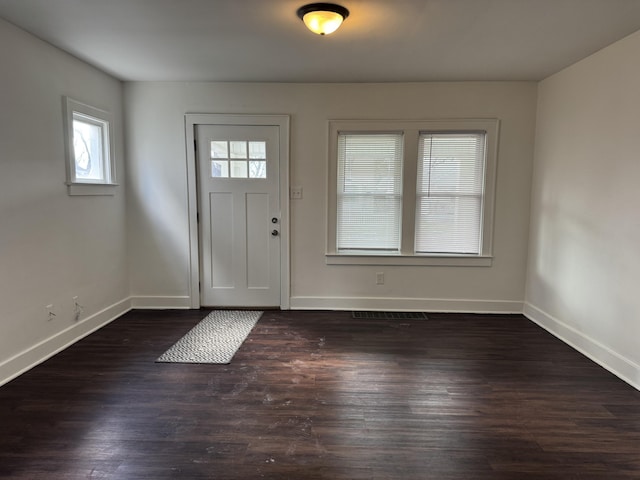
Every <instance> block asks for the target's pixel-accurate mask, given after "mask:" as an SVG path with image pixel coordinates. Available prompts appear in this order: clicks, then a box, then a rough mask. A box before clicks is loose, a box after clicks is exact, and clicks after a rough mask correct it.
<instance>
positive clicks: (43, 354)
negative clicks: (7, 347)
mask: <svg viewBox="0 0 640 480" xmlns="http://www.w3.org/2000/svg"><path fill="white" fill-rule="evenodd" d="M129 310H131V301H130V299H129V298H126V299H124V300H121V301H120V302H118V303H115V304H113V305H111V306H109V307H107V308H105V309H104V310H102V311H100V312H98V313H96V314H94V315H91V316H90V317H87V318H85V319H84V320H82V321H80V322H78V323H75V324H73V325H71V326H70V327H68V328H66V329H64V330H62V331H61V332H58V333H56V334H55V335H53V336H52V337H49V338H47V339H46V340H43V341H41V342H40V343H37V344H36V345H34V346H33V347H30V348H28V349H27V350H25V351H23V352H21V353H19V354H17V355H15V356H13V357H11V358H9V359H8V360H5V361H4V362H2V363H0V385H4V384H5V383H7V382H9V381H11V380H13V379H14V378H16V377H17V376H19V375H21V374H23V373H24V372H26V371H27V370H30V369H31V368H33V367H35V366H36V365H38V364H40V363H42V362H44V361H45V360H47V359H48V358H50V357H52V356H54V355H55V354H56V353H58V352H60V351H62V350H64V349H65V348H67V347H68V346H70V345H72V344H74V343H75V342H77V341H78V340H80V339H81V338H83V337H86V336H87V335H89V334H90V333H92V332H95V331H96V330H98V329H99V328H101V327H103V326H105V325H106V324H108V323H110V322H111V321H113V320H115V319H116V318H118V317H120V316H121V315H123V314H125V313H127V312H128V311H129Z"/></svg>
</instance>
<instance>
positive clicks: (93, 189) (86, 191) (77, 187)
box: [67, 183, 118, 196]
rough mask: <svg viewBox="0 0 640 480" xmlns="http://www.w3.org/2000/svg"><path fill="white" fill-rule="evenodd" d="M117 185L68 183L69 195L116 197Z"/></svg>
mask: <svg viewBox="0 0 640 480" xmlns="http://www.w3.org/2000/svg"><path fill="white" fill-rule="evenodd" d="M117 186H118V184H117V183H67V193H68V194H69V195H72V196H75V195H115V194H116V187H117Z"/></svg>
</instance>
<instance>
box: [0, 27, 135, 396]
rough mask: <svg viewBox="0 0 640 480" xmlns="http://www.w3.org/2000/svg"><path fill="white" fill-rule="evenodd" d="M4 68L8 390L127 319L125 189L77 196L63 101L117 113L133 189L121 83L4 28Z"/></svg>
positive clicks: (1, 344)
mask: <svg viewBox="0 0 640 480" xmlns="http://www.w3.org/2000/svg"><path fill="white" fill-rule="evenodd" d="M0 66H1V67H0V68H1V70H2V74H1V76H0V78H1V82H2V84H1V88H0V305H1V306H2V308H1V309H0V384H2V383H4V382H5V381H7V380H8V379H10V378H12V377H13V376H15V375H17V374H18V373H20V372H21V371H23V370H25V369H26V368H28V367H29V366H32V365H33V364H34V363H37V362H38V361H40V360H42V359H43V358H46V357H47V356H49V355H51V354H53V353H54V352H55V351H57V350H58V349H60V348H62V347H63V346H65V345H66V344H68V343H69V342H72V341H74V340H75V339H77V338H79V337H80V336H82V335H85V334H86V333H87V332H89V331H90V330H92V329H94V328H96V327H97V326H99V325H101V324H103V323H104V322H106V321H108V320H110V319H111V318H113V317H114V316H116V315H117V314H119V313H122V312H123V311H124V310H125V309H126V308H125V307H124V306H123V304H122V302H123V300H127V298H128V267H127V263H126V231H125V226H126V223H125V191H124V186H122V187H119V188H118V190H117V192H116V194H115V196H110V197H70V196H68V195H67V189H66V185H65V180H66V177H65V156H64V138H63V125H62V97H63V95H68V96H71V97H73V98H75V99H77V100H80V101H83V102H87V103H90V104H92V105H94V106H96V107H99V108H103V109H106V110H109V111H111V112H112V113H113V114H114V118H115V122H114V123H115V125H114V132H113V133H114V138H115V142H116V144H115V146H116V148H115V151H116V158H117V169H118V171H119V172H120V181H123V180H124V163H123V135H122V85H121V83H120V82H119V81H117V80H115V79H113V78H111V77H109V76H107V75H105V74H104V73H101V72H100V71H98V70H96V69H94V68H91V67H89V66H88V65H86V64H85V63H83V62H81V61H79V60H77V59H76V58H74V57H72V56H70V55H67V54H65V53H62V52H61V51H60V50H58V49H55V48H53V47H51V46H50V45H48V44H46V43H44V42H42V41H40V40H38V39H36V38H35V37H33V36H31V35H29V34H27V33H25V32H23V31H22V30H19V29H17V28H15V27H14V26H12V25H10V24H8V23H6V22H5V21H3V20H0ZM76 295H77V296H78V297H79V302H80V303H81V304H82V305H83V306H84V312H83V313H82V316H81V318H80V320H79V321H78V322H75V321H74V316H73V300H72V298H73V296H76ZM125 303H126V302H125ZM48 304H53V305H54V306H55V313H56V317H55V319H54V320H52V321H48V315H47V313H46V312H45V305H48Z"/></svg>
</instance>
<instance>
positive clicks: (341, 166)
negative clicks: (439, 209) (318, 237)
mask: <svg viewBox="0 0 640 480" xmlns="http://www.w3.org/2000/svg"><path fill="white" fill-rule="evenodd" d="M337 180H338V186H337V229H336V230H337V232H336V233H337V239H336V244H337V250H338V251H339V252H348V251H369V252H389V253H394V252H396V253H397V252H399V251H400V235H401V232H400V228H401V219H402V133H343V132H341V133H339V135H338V172H337Z"/></svg>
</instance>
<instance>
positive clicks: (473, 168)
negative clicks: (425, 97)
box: [415, 132, 486, 255]
mask: <svg viewBox="0 0 640 480" xmlns="http://www.w3.org/2000/svg"><path fill="white" fill-rule="evenodd" d="M485 138H486V133H485V132H452V133H446V132H438V133H428V132H426V133H421V134H420V144H419V155H418V183H417V189H416V197H417V198H416V202H417V203H416V238H415V251H416V253H433V254H474V255H478V254H480V253H481V251H482V223H483V222H482V212H483V200H484V165H485Z"/></svg>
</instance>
